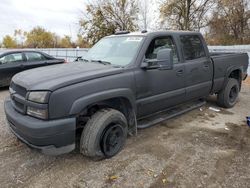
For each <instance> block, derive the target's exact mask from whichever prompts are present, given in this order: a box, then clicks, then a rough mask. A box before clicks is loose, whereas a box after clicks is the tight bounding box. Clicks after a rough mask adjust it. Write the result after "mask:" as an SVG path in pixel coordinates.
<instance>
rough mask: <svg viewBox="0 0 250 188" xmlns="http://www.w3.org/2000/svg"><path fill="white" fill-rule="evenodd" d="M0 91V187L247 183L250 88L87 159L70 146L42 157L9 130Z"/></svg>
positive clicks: (249, 182)
mask: <svg viewBox="0 0 250 188" xmlns="http://www.w3.org/2000/svg"><path fill="white" fill-rule="evenodd" d="M6 96H8V91H7V89H1V90H0V143H1V145H0V187H60V188H61V187H91V188H92V187H192V188H193V187H211V188H212V187H216V188H217V187H227V188H228V187H237V188H238V187H240V188H244V187H249V186H250V128H248V127H247V125H246V116H247V115H250V111H249V109H250V100H249V97H250V86H248V85H247V84H245V85H244V86H243V89H242V92H241V94H240V99H239V102H238V103H237V105H236V106H235V107H234V108H232V109H227V110H225V109H221V111H220V112H215V111H212V110H210V109H209V107H211V106H213V107H216V108H218V107H217V106H216V104H215V102H214V98H213V97H210V99H209V102H208V103H207V104H206V105H205V106H203V107H202V108H201V109H196V110H193V111H191V112H189V113H186V114H184V115H182V116H179V117H177V118H174V119H171V120H169V121H167V122H164V123H161V124H159V125H156V126H154V127H151V128H148V129H144V130H140V131H139V132H138V136H137V137H130V138H129V139H128V141H127V144H126V146H125V148H124V149H123V151H122V152H120V153H119V154H118V155H117V156H115V157H113V158H112V159H108V160H103V161H92V160H90V159H88V158H86V157H83V156H81V155H80V154H79V153H78V152H77V151H74V152H72V153H70V154H65V155H61V156H57V157H52V156H45V155H43V154H41V153H39V152H38V151H36V150H33V149H30V148H28V147H27V146H26V145H24V144H23V143H21V142H20V141H18V140H17V139H16V138H15V137H14V136H13V135H12V133H11V132H10V131H9V130H8V126H7V123H6V120H5V116H4V110H3V102H4V98H5V97H6Z"/></svg>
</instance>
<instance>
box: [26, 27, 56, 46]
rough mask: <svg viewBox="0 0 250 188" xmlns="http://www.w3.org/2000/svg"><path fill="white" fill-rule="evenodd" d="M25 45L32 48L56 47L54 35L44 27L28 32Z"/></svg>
mask: <svg viewBox="0 0 250 188" xmlns="http://www.w3.org/2000/svg"><path fill="white" fill-rule="evenodd" d="M26 37H27V38H26V41H25V44H26V46H27V47H30V48H52V47H55V41H54V34H53V33H51V32H49V31H46V30H45V29H44V28H42V27H35V28H33V29H32V30H31V31H30V32H27V35H26Z"/></svg>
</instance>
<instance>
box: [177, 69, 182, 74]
mask: <svg viewBox="0 0 250 188" xmlns="http://www.w3.org/2000/svg"><path fill="white" fill-rule="evenodd" d="M183 72H184V71H183V70H182V69H181V70H178V71H176V74H177V75H182V74H183Z"/></svg>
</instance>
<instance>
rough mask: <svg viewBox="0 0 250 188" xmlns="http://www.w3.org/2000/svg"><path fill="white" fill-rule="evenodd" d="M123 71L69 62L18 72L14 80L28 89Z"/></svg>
mask: <svg viewBox="0 0 250 188" xmlns="http://www.w3.org/2000/svg"><path fill="white" fill-rule="evenodd" d="M120 72H122V68H115V67H112V66H111V65H103V64H101V63H84V62H79V63H67V64H60V65H52V66H46V67H42V68H36V69H31V70H27V71H23V72H21V73H18V74H16V75H15V76H14V77H13V78H12V81H13V82H14V83H16V84H18V85H20V86H22V87H24V88H26V89H27V90H50V91H53V90H56V89H58V88H61V87H64V86H67V85H71V84H74V83H78V82H83V81H86V80H90V79H95V78H100V77H104V76H108V75H112V74H118V73H120Z"/></svg>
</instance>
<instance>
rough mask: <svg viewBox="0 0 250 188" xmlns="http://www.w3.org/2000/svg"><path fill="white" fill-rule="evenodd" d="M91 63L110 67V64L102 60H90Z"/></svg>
mask: <svg viewBox="0 0 250 188" xmlns="http://www.w3.org/2000/svg"><path fill="white" fill-rule="evenodd" d="M90 61H91V62H97V63H101V64H103V65H111V63H110V62H108V61H103V60H93V59H92V60H90Z"/></svg>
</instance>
